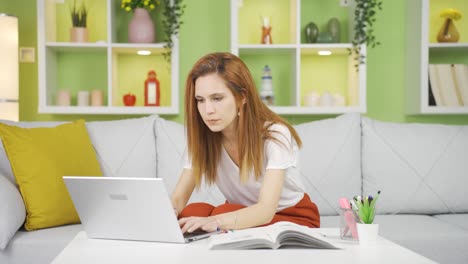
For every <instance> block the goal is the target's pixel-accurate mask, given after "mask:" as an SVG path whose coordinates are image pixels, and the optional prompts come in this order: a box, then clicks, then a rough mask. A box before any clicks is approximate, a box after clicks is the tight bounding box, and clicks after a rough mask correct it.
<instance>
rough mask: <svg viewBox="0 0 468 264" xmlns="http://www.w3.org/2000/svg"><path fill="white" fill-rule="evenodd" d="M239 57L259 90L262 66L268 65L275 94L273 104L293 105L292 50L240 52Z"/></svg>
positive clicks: (293, 65) (293, 66) (293, 63)
mask: <svg viewBox="0 0 468 264" xmlns="http://www.w3.org/2000/svg"><path fill="white" fill-rule="evenodd" d="M239 55H240V58H241V59H242V60H243V61H244V62H245V64H246V65H247V67H248V68H249V70H250V72H251V73H252V77H253V79H254V81H255V85H256V86H257V90H258V91H260V88H261V82H262V74H263V67H264V66H265V65H268V66H269V67H270V68H271V73H272V77H273V93H274V95H275V105H277V106H293V105H294V104H295V102H294V101H295V99H294V95H293V94H294V93H293V90H294V89H295V87H294V83H293V82H294V69H295V67H296V66H295V62H294V61H295V60H294V52H293V51H285V52H278V51H275V52H262V53H255V54H254V53H250V52H245V53H242V52H241V53H240V54H239Z"/></svg>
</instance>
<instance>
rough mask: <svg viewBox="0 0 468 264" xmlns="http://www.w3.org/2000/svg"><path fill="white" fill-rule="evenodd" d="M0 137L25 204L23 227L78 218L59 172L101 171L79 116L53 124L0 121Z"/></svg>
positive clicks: (73, 173) (58, 223) (68, 173)
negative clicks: (40, 125) (28, 125)
mask: <svg viewBox="0 0 468 264" xmlns="http://www.w3.org/2000/svg"><path fill="white" fill-rule="evenodd" d="M0 137H1V138H2V141H3V145H4V148H5V151H6V153H7V155H8V158H9V160H10V163H11V168H12V171H13V173H14V175H15V178H16V181H17V183H18V185H19V187H20V191H21V195H22V197H23V200H24V203H25V205H26V211H27V215H26V223H25V228H26V229H27V230H35V229H39V228H46V227H51V226H58V225H64V224H70V223H77V222H79V218H78V214H77V213H76V211H75V208H74V206H73V203H72V201H71V199H70V196H69V195H68V192H67V190H66V187H65V184H64V182H63V180H62V176H63V175H83V176H94V175H101V174H102V173H101V170H100V168H99V163H98V161H97V159H96V154H95V153H94V150H93V148H92V145H91V141H90V139H89V136H88V132H87V130H86V127H85V124H84V121H83V120H78V121H75V122H72V123H66V124H62V125H59V126H57V127H54V128H31V129H26V128H19V127H16V126H9V125H5V124H0Z"/></svg>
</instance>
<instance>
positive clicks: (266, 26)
mask: <svg viewBox="0 0 468 264" xmlns="http://www.w3.org/2000/svg"><path fill="white" fill-rule="evenodd" d="M261 18H262V22H263V26H262V39H261V43H262V44H273V40H272V39H271V25H270V17H267V16H262V17H261Z"/></svg>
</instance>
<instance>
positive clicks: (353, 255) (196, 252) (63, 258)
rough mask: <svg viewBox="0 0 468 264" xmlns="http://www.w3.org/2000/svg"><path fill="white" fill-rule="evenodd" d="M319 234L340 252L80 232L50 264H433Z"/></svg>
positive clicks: (385, 247)
mask: <svg viewBox="0 0 468 264" xmlns="http://www.w3.org/2000/svg"><path fill="white" fill-rule="evenodd" d="M320 232H321V233H323V234H326V236H327V237H328V238H329V239H331V240H332V241H333V242H335V243H337V244H338V245H339V246H341V247H343V248H344V249H342V250H319V249H279V250H209V249H208V248H207V245H208V239H205V240H201V241H197V242H193V243H189V244H171V243H155V242H139V241H122V240H104V239H90V238H88V237H87V236H86V233H85V232H84V231H81V232H80V233H78V234H77V235H76V237H75V238H74V239H73V240H72V241H71V242H70V243H69V244H68V246H67V247H65V249H64V250H63V251H62V252H61V253H60V254H59V255H58V256H57V257H56V258H55V259H54V261H53V262H52V263H54V264H59V263H67V264H72V263H184V264H190V263H203V264H211V263H213V264H214V263H216V264H230V263H232V264H247V263H268V264H275V263H278V264H279V263H281V264H284V263H292V264H301V263H307V264H310V263H345V264H351V263H359V264H363V263H369V264H376V263H378V264H382V263H392V264H393V263H413V264H416V263H435V262H434V261H432V260H430V259H428V258H426V257H423V256H421V255H418V254H416V253H414V252H413V251H410V250H409V249H406V248H404V247H401V246H399V245H397V244H395V243H393V242H391V241H389V240H386V239H384V238H382V237H379V238H378V241H377V244H376V245H375V246H372V247H363V246H360V245H359V243H358V242H355V241H344V240H340V238H339V235H338V229H335V228H321V229H320Z"/></svg>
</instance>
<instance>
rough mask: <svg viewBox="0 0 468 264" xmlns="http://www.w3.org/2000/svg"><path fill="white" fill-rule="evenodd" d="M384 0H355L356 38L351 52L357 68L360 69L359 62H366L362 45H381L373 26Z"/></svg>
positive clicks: (372, 46)
mask: <svg viewBox="0 0 468 264" xmlns="http://www.w3.org/2000/svg"><path fill="white" fill-rule="evenodd" d="M382 1H383V0H355V2H356V9H355V10H354V39H353V41H352V44H353V48H352V49H351V50H350V54H353V55H354V60H355V61H356V64H355V65H354V66H355V67H356V70H359V64H364V63H365V58H366V57H365V56H364V55H362V54H361V45H362V44H365V45H366V46H367V47H371V48H374V47H375V46H378V45H380V42H378V41H377V39H376V38H375V35H374V29H373V28H372V27H373V25H374V23H375V21H376V18H375V16H376V14H377V12H378V11H379V10H382Z"/></svg>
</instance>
